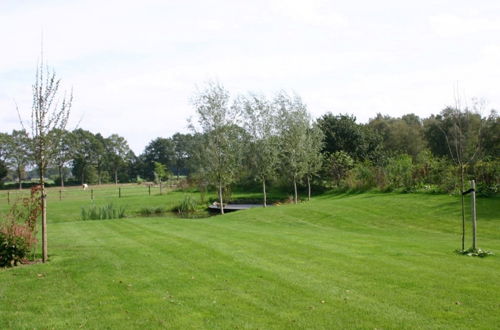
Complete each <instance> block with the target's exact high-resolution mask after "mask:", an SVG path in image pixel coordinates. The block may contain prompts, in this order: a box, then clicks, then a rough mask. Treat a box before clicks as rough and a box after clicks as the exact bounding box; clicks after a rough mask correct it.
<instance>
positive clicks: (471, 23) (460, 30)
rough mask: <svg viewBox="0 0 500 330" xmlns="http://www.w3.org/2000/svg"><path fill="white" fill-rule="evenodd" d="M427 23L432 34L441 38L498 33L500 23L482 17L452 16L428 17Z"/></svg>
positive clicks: (496, 20)
mask: <svg viewBox="0 0 500 330" xmlns="http://www.w3.org/2000/svg"><path fill="white" fill-rule="evenodd" d="M429 23H430V25H431V27H432V29H433V30H434V32H435V33H436V34H437V35H439V36H440V37H443V38H454V37H464V36H469V35H474V34H478V33H483V32H498V31H500V21H499V20H498V19H489V18H484V17H461V16H457V15H453V14H441V15H436V16H431V17H429Z"/></svg>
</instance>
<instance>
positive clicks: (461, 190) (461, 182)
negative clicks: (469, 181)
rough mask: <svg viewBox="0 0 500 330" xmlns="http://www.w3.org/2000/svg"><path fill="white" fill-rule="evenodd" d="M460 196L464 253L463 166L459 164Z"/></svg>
mask: <svg viewBox="0 0 500 330" xmlns="http://www.w3.org/2000/svg"><path fill="white" fill-rule="evenodd" d="M460 184H461V186H460V196H461V202H462V251H465V205H464V198H465V197H464V188H465V187H464V185H465V183H464V166H463V165H462V164H460Z"/></svg>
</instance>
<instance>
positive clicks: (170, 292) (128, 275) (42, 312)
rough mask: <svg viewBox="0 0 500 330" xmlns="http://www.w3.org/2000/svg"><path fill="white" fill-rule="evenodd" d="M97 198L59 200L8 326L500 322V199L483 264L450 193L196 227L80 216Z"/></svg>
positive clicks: (7, 276)
mask: <svg viewBox="0 0 500 330" xmlns="http://www.w3.org/2000/svg"><path fill="white" fill-rule="evenodd" d="M182 196H183V193H180V192H175V193H168V194H167V195H163V196H159V195H155V196H151V197H149V196H136V197H134V196H129V197H124V198H121V199H117V198H116V199H115V202H116V203H123V204H124V205H127V206H128V207H130V208H131V210H134V209H138V208H140V207H141V205H148V206H157V205H163V204H169V205H170V204H171V205H173V204H175V203H177V202H178V201H179V200H180V199H182ZM87 203H89V201H87V200H86V199H85V200H83V199H82V200H77V199H75V200H69V199H68V200H67V201H64V200H63V201H62V202H59V201H58V200H57V199H55V198H53V199H52V200H51V203H50V204H49V206H50V207H51V209H50V214H49V216H50V223H49V225H50V227H49V255H50V262H49V263H47V264H37V265H30V266H21V267H17V268H13V269H6V270H0V328H1V329H4V328H43V329H45V328H57V329H73V328H79V327H82V328H112V329H119V328H122V329H125V328H127V329H128V328H141V329H150V328H177V329H189V328H224V329H225V328H231V329H234V328H236V329H237V328H251V329H256V328H258V329H271V328H279V329H294V328H297V329H302V328H317V329H335V328H338V329H345V328H363V329H375V328H377V329H388V328H394V329H396V328H397V329H401V328H407V329H415V328H425V329H429V328H443V329H471V328H477V329H493V328H497V327H498V325H499V324H500V313H499V311H500V298H499V297H500V255H499V254H500V199H499V198H489V199H479V200H478V221H479V229H478V235H479V246H480V247H482V248H485V249H488V250H492V251H493V252H495V253H496V254H497V255H496V256H492V257H487V258H484V259H480V258H473V257H466V256H459V255H456V254H454V253H453V250H454V249H456V248H458V247H459V246H460V210H459V208H458V207H459V202H458V199H457V198H456V197H452V196H447V195H426V194H376V193H367V194H353V195H324V196H320V197H316V198H315V199H314V200H313V201H311V202H307V203H302V204H299V205H296V206H295V205H284V206H279V207H273V208H268V209H252V210H248V211H240V212H235V213H230V214H227V215H225V216H216V217H211V218H207V219H197V220H194V219H193V220H191V219H179V218H174V217H170V218H167V217H155V218H129V219H125V220H105V221H81V220H79V212H80V205H87ZM4 204H5V203H3V204H2V207H3V209H5V206H4ZM468 227H469V226H468ZM468 229H469V228H468ZM468 235H469V233H468ZM469 241H470V239H469V237H468V243H469ZM468 245H469V244H468Z"/></svg>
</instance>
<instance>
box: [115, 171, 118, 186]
mask: <svg viewBox="0 0 500 330" xmlns="http://www.w3.org/2000/svg"><path fill="white" fill-rule="evenodd" d="M115 184H116V185H117V184H118V170H117V169H115Z"/></svg>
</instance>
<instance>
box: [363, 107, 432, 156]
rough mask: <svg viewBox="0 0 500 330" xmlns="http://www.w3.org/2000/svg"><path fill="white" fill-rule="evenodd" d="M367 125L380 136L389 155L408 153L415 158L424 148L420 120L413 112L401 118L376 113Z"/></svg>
mask: <svg viewBox="0 0 500 330" xmlns="http://www.w3.org/2000/svg"><path fill="white" fill-rule="evenodd" d="M368 127H370V128H372V129H373V130H374V131H375V132H377V133H378V134H379V135H380V136H381V137H382V141H381V144H382V146H383V149H384V150H385V151H386V152H387V153H389V154H390V155H396V154H408V155H410V156H412V158H413V159H414V160H415V159H416V158H417V156H418V154H419V153H420V152H422V151H423V150H424V148H425V140H424V131H423V125H422V120H421V119H420V118H419V117H418V116H417V115H415V114H407V115H404V116H402V117H401V118H393V117H390V116H382V115H381V114H377V116H376V117H375V118H372V119H370V121H369V123H368Z"/></svg>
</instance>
